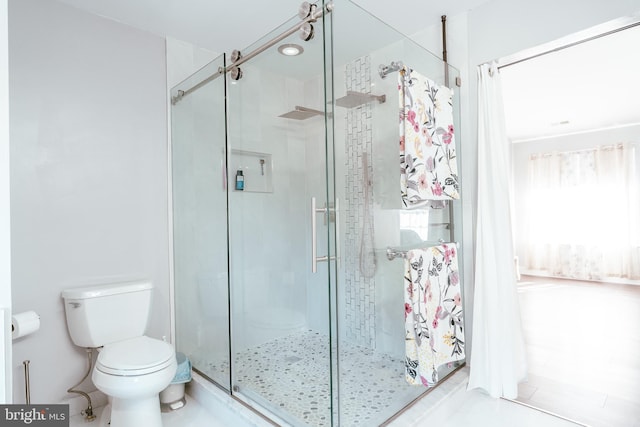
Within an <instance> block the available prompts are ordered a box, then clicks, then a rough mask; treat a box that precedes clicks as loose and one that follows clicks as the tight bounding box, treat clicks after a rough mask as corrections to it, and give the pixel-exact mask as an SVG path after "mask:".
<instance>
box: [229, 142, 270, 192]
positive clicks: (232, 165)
mask: <svg viewBox="0 0 640 427" xmlns="http://www.w3.org/2000/svg"><path fill="white" fill-rule="evenodd" d="M238 171H242V177H243V185H242V187H243V188H242V190H240V189H239V188H238V186H237V185H236V179H237V174H238ZM229 172H230V173H229V176H230V177H231V178H233V182H231V187H232V188H233V190H234V191H243V192H245V193H272V192H273V162H272V160H271V154H268V153H258V152H255V151H245V150H236V149H232V150H231V155H230V156H229Z"/></svg>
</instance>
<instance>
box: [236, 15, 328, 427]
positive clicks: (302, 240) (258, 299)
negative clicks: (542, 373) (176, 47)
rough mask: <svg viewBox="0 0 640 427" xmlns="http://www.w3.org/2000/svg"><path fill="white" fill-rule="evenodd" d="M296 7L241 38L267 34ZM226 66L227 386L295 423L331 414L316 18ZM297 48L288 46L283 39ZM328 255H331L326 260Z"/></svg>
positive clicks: (318, 421)
mask: <svg viewBox="0 0 640 427" xmlns="http://www.w3.org/2000/svg"><path fill="white" fill-rule="evenodd" d="M299 22H300V19H299V18H294V19H292V20H290V21H289V22H287V23H285V24H283V25H282V26H281V27H280V28H277V29H276V30H274V31H273V32H272V33H270V34H267V35H266V36H265V37H263V38H262V39H260V40H258V41H256V43H255V44H253V45H252V46H249V47H247V48H246V49H242V53H246V54H249V53H250V52H252V51H254V50H257V49H259V48H261V47H262V46H265V45H266V44H269V42H271V41H272V40H273V39H274V38H276V37H277V36H279V35H280V34H282V33H283V32H284V31H285V30H286V29H288V28H291V27H293V26H294V25H295V24H297V23H299ZM314 27H315V28H314V32H315V37H314V38H312V39H311V40H309V41H306V42H305V41H302V40H301V39H300V37H298V34H297V33H294V34H292V35H291V36H289V37H288V38H285V39H284V40H282V41H281V42H279V43H277V44H276V45H274V46H272V47H270V48H268V49H266V50H265V51H264V52H262V53H260V54H259V55H258V56H256V57H254V58H252V59H251V60H248V61H247V62H245V63H243V64H241V65H240V69H241V72H242V77H241V78H240V79H239V80H234V79H233V72H228V73H227V99H228V129H229V132H228V179H229V193H228V194H229V207H228V218H229V272H230V284H231V286H230V289H231V338H232V355H233V359H232V376H231V382H232V388H233V392H234V395H236V396H237V397H239V398H241V399H244V400H246V401H247V402H248V403H250V404H254V403H258V404H259V405H261V406H262V407H264V408H266V409H267V410H268V411H270V412H272V413H274V414H275V415H276V416H277V417H280V418H282V419H284V420H285V421H287V422H288V423H291V424H293V425H317V426H320V425H331V382H330V378H331V377H330V372H331V351H330V348H331V347H330V329H329V328H330V321H329V305H330V303H329V301H330V292H329V291H330V277H329V263H328V262H327V258H322V257H327V255H329V251H330V248H329V246H330V245H329V240H328V236H329V233H330V232H332V231H333V230H334V228H333V225H334V224H335V210H334V207H333V204H332V203H328V200H330V199H329V197H328V187H329V186H330V185H332V184H331V180H330V177H329V173H328V171H327V143H326V141H327V138H326V128H327V122H330V121H331V117H330V115H327V114H326V111H325V110H326V108H327V101H326V100H325V80H324V74H323V73H324V51H323V27H322V22H317V23H315V24H314ZM285 49H289V50H293V49H298V50H299V52H300V54H299V55H297V56H288V55H287V52H288V51H287V50H285ZM331 262H334V261H331Z"/></svg>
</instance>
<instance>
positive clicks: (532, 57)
mask: <svg viewBox="0 0 640 427" xmlns="http://www.w3.org/2000/svg"><path fill="white" fill-rule="evenodd" d="M638 25H640V21H637V22H634V23H632V24H628V25H625V26H623V27H620V28H616V29H614V30H609V31H606V32H604V33H602V34H597V35H595V36H591V37H587V38H586V39H582V40H578V41H575V42H571V43H569V44H566V45H563V46H558V47H556V48H554V49H549V50H546V51H544V52H540V53H537V54H535V55H532V56H528V57H526V58H522V59H518V60H515V61H512V62H507V63H506V64H503V65H498V70H500V69H502V68H505V67H510V66H512V65H516V64H519V63H521V62H525V61H528V60H530V59H535V58H538V57H541V56H545V55H548V54H550V53H555V52H558V51H561V50H564V49H567V48H570V47H573V46H577V45H580V44H582V43H586V42H590V41H592V40H597V39H599V38H601V37H606V36H610V35H612V34H615V33H619V32H621V31H624V30H628V29H630V28H633V27H637V26H638Z"/></svg>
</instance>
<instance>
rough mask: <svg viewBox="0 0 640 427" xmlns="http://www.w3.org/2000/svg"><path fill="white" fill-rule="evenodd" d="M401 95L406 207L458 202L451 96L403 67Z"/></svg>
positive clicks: (401, 165)
mask: <svg viewBox="0 0 640 427" xmlns="http://www.w3.org/2000/svg"><path fill="white" fill-rule="evenodd" d="M398 90H399V92H400V186H401V194H402V203H403V204H404V206H405V207H416V206H420V205H422V204H425V202H426V201H427V200H450V199H459V198H460V195H459V194H458V190H459V185H458V169H457V166H456V148H455V138H454V134H453V107H452V97H453V92H452V91H451V89H449V88H448V87H445V86H438V85H437V84H435V83H434V82H433V81H431V80H429V79H428V78H426V77H424V76H421V75H420V74H418V73H416V72H415V71H413V70H411V69H409V68H407V67H404V68H403V69H402V70H400V72H399V73H398Z"/></svg>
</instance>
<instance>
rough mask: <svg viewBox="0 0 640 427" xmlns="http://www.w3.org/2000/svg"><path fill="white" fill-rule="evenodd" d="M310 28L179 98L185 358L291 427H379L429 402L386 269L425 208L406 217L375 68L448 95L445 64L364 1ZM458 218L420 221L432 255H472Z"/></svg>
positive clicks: (390, 110) (384, 81)
mask: <svg viewBox="0 0 640 427" xmlns="http://www.w3.org/2000/svg"><path fill="white" fill-rule="evenodd" d="M311 14H312V15H313V16H311V17H309V16H307V17H302V16H300V17H294V18H292V19H291V20H289V21H287V22H286V23H284V24H283V25H282V26H280V27H279V28H277V29H276V30H274V31H273V32H272V33H270V34H267V35H265V37H263V38H262V39H260V40H258V41H256V42H255V43H254V44H252V45H251V46H248V47H246V48H244V49H242V52H243V54H244V55H243V56H241V57H240V59H238V56H235V61H234V62H231V61H229V60H228V58H227V57H226V56H224V55H223V56H221V57H219V58H218V59H217V60H216V61H214V62H213V63H212V64H210V65H207V66H206V67H204V68H203V69H202V70H200V71H198V73H196V74H194V75H193V76H191V77H190V78H189V79H187V80H186V81H185V82H183V83H181V84H180V85H178V86H176V87H175V88H173V89H172V98H173V99H177V101H176V102H175V103H174V104H173V106H172V110H171V113H172V179H173V211H174V216H173V217H174V239H173V240H174V271H175V273H174V282H175V303H176V310H175V311H176V319H175V324H176V345H177V349H178V350H179V351H181V352H183V353H185V354H186V355H187V356H188V357H189V359H190V360H191V361H192V364H193V367H194V370H195V371H197V372H198V373H199V374H200V375H201V376H203V377H204V378H207V379H209V380H211V381H213V382H215V383H216V384H217V385H219V386H220V387H222V388H223V389H224V390H226V391H227V393H229V394H230V395H231V396H232V397H233V398H236V399H238V400H241V401H243V402H244V403H245V404H247V405H249V406H250V407H252V408H254V409H255V410H256V411H258V412H261V413H262V414H265V415H266V416H267V417H275V418H274V419H275V420H276V422H277V423H280V424H285V425H293V426H314V427H315V426H317V427H324V426H356V425H365V426H369V425H383V424H385V423H386V422H387V421H388V420H390V419H391V418H393V417H394V416H395V415H396V414H397V413H398V412H400V411H402V410H403V409H404V408H405V407H407V406H408V405H410V404H411V403H412V402H414V401H416V399H418V398H420V397H421V396H422V395H424V394H425V393H428V392H429V390H432V389H428V388H426V387H424V386H415V385H410V384H409V383H407V381H406V380H405V355H404V349H405V347H404V343H405V330H404V322H405V316H404V315H405V307H404V302H403V292H404V288H405V287H404V286H403V260H402V259H394V260H388V259H387V257H386V256H385V255H386V250H387V248H388V247H394V248H398V247H401V248H404V246H406V244H409V243H411V242H408V241H407V239H406V236H405V235H406V234H407V233H406V230H405V229H406V228H407V227H409V226H414V225H415V224H414V223H415V222H416V221H415V220H414V218H413V216H415V215H418V214H419V213H420V212H416V211H413V212H409V211H406V210H404V209H403V206H402V201H401V191H400V174H399V169H400V163H399V148H398V141H399V133H398V132H399V131H398V104H399V103H398V100H399V98H398V80H397V78H396V75H394V74H393V73H394V72H395V71H394V70H388V73H387V74H388V75H387V76H386V78H383V77H381V75H380V74H379V73H378V67H379V65H380V64H389V63H393V62H394V61H398V60H402V62H403V63H405V64H407V65H410V66H411V67H413V68H415V69H417V70H420V72H421V73H423V74H425V75H427V76H429V77H430V78H431V79H433V80H435V81H437V82H438V83H442V82H443V81H444V74H445V73H444V69H445V64H444V63H443V62H442V61H441V60H440V59H439V58H437V57H436V56H434V55H432V54H431V53H429V52H428V51H426V50H424V49H423V48H422V47H421V46H419V45H417V44H416V43H414V42H413V41H411V40H410V39H408V38H406V37H405V36H403V35H402V34H401V33H400V32H398V31H396V30H394V29H393V28H391V27H389V26H387V25H386V24H385V23H384V22H382V21H380V20H378V19H377V18H375V17H374V16H372V15H370V14H369V13H367V12H366V11H365V10H363V9H362V8H361V7H359V6H358V5H356V4H354V3H352V2H351V1H348V0H344V1H340V2H336V4H335V6H333V3H331V7H327V3H324V4H323V3H318V4H317V5H316V6H315V9H313V10H312V12H311ZM314 14H315V15H314ZM310 18H311V19H310ZM354 25H356V26H357V27H358V28H359V29H360V30H361V31H362V32H363V33H364V34H367V35H369V36H368V37H366V38H358V40H356V39H354V38H353V36H352V29H353V28H354ZM309 26H312V27H314V28H312V29H311V31H309ZM299 29H304V30H305V34H306V37H305V40H306V41H300V39H299V37H298V35H297V32H298V30H299ZM309 34H314V36H312V37H310V38H309ZM280 44H300V45H302V47H303V49H301V51H303V53H302V54H301V55H300V56H294V57H285V56H283V55H282V54H281V53H280V52H279V51H278V47H279V45H280ZM240 66H241V67H242V73H239V72H237V69H238V68H239V67H240ZM234 70H236V72H233V71H234ZM449 73H450V74H451V77H452V80H453V78H454V77H455V76H457V75H458V72H457V71H456V70H455V69H454V68H452V67H449ZM232 74H233V75H232ZM194 87H195V88H196V89H192V88H194ZM454 90H455V97H456V99H455V102H456V111H455V113H454V116H455V117H454V121H455V122H456V126H457V127H459V126H458V124H459V123H460V118H459V110H458V108H457V105H459V92H458V89H457V88H454ZM180 94H183V95H180ZM184 94H187V95H184ZM456 161H458V162H459V159H457V160H456ZM238 171H242V177H243V184H244V187H243V189H242V190H237V189H236V186H235V179H236V176H237V175H238ZM220 182H221V183H222V185H220ZM244 193H247V194H244ZM460 214H461V204H460V201H458V200H457V201H452V202H451V203H450V204H449V205H448V207H447V208H446V209H443V210H442V211H438V212H435V211H433V212H431V215H422V218H423V219H424V221H423V220H422V219H421V221H422V222H420V227H422V228H421V229H420V231H421V233H424V234H425V237H423V238H422V241H421V242H419V243H420V244H422V243H424V240H426V239H427V237H426V236H427V233H429V234H428V236H429V237H428V239H429V240H431V239H437V238H438V237H439V235H438V234H437V232H439V233H442V235H443V236H445V232H446V237H443V238H446V239H450V240H451V241H454V240H455V241H461V229H460V227H453V226H451V227H448V226H447V224H445V223H446V222H454V223H456V224H458V223H460V221H459V219H458V217H457V216H459V215H460ZM423 222H424V224H423ZM442 377H443V378H444V377H445V375H442ZM374 383H375V385H376V386H375V387H373V386H372V384H374Z"/></svg>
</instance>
